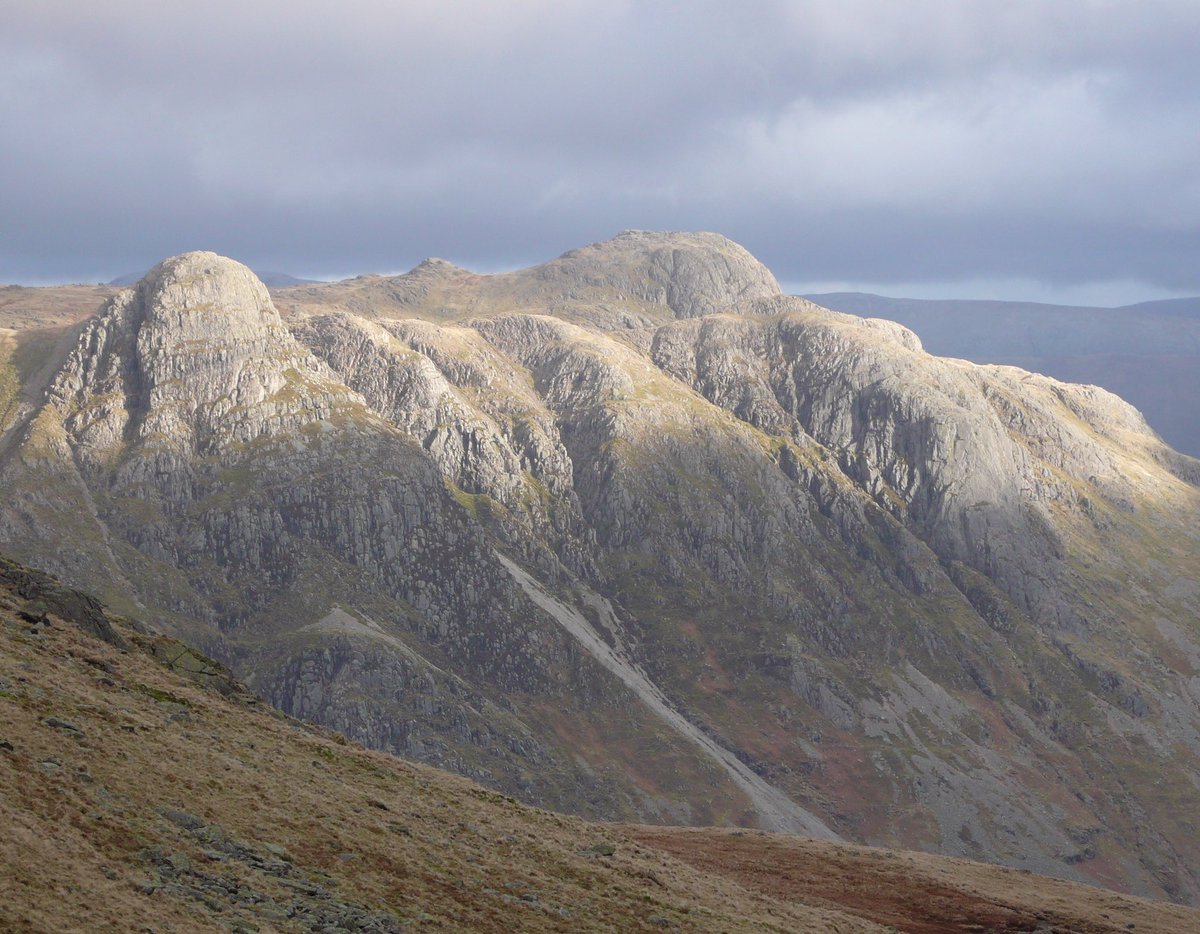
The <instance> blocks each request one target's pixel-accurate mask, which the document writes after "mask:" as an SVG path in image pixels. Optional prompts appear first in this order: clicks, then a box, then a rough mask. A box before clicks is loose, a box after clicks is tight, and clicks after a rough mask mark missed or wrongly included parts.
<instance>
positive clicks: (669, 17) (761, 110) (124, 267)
mask: <svg viewBox="0 0 1200 934" xmlns="http://www.w3.org/2000/svg"><path fill="white" fill-rule="evenodd" d="M0 6H2V8H3V9H2V16H0V19H2V20H3V26H2V28H0V282H23V283H46V282H63V281H106V280H108V279H111V278H113V277H115V276H117V275H120V274H123V273H129V272H137V271H139V270H142V269H145V268H147V267H149V266H150V265H152V264H153V263H155V262H157V261H158V260H159V259H162V258H163V257H165V256H168V255H172V254H175V253H179V252H183V251H186V250H192V249H211V250H216V251H217V252H220V253H224V254H226V255H229V256H233V257H235V258H237V259H240V260H242V261H244V262H247V263H249V264H250V265H251V266H253V267H255V268H256V269H260V270H271V271H282V272H288V273H291V274H293V275H298V276H308V277H317V278H330V277H341V276H347V275H354V274H358V273H362V272H398V271H402V270H405V269H408V268H411V267H412V266H413V265H415V264H416V263H417V262H419V261H420V260H421V259H423V258H424V257H426V256H442V257H444V258H447V259H451V260H453V261H455V262H458V263H460V264H462V265H465V266H467V267H469V268H473V269H476V270H479V271H482V272H489V271H497V270H501V269H508V268H514V267H517V266H523V265H529V264H532V263H536V262H540V261H543V260H545V259H549V258H551V257H553V256H556V255H558V254H560V253H562V252H564V251H565V250H568V249H570V248H572V247H576V246H580V245H582V244H585V243H590V242H593V241H596V240H602V239H605V238H607V237H610V236H612V235H614V234H616V233H617V232H619V231H620V230H623V229H625V228H631V227H634V228H646V229H673V230H715V231H718V232H720V233H723V234H725V235H726V236H729V237H731V238H733V239H734V240H736V241H738V242H739V243H741V244H743V245H744V246H745V247H746V248H747V249H749V250H750V251H751V252H752V253H754V254H755V255H756V256H757V257H759V259H761V260H762V261H763V262H765V263H766V264H767V265H768V266H769V267H770V268H771V269H772V270H773V271H774V272H775V274H776V276H777V277H778V278H779V279H780V281H781V282H783V283H784V284H785V286H787V287H788V288H789V290H791V291H834V290H855V289H857V290H864V291H876V292H881V293H884V294H893V295H899V294H905V295H919V296H923V297H948V296H952V295H953V296H956V297H971V298H1001V299H1003V298H1011V299H1021V300H1045V301H1083V302H1087V303H1093V304H1121V303H1124V302H1132V301H1138V300H1143V299H1153V298H1159V297H1169V296H1176V295H1194V294H1200V263H1198V262H1197V259H1198V257H1200V93H1198V89H1200V55H1197V54H1196V50H1197V49H1198V48H1200V3H1198V2H1196V0H1137V2H1135V0H1121V2H1118V0H1003V2H993V0H904V2H895V0H794V2H787V0H741V2H739V3H737V4H731V3H728V2H707V0H690V2H681V0H677V2H666V0H663V2H635V0H627V2H625V0H602V2H592V0H503V2H500V0H461V2H455V0H389V2H383V0H376V2H367V0H341V2H339V3H336V4H333V3H327V2H320V0H286V2H275V0H237V2H227V0H205V2H203V3H200V2H167V3H164V2H162V0H153V2H150V0H105V2H104V3H102V4H81V3H79V2H77V0H0Z"/></svg>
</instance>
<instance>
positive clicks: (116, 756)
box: [0, 560, 1200, 934]
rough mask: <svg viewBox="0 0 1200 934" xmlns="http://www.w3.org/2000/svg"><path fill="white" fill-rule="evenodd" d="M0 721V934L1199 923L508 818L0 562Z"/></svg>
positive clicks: (1021, 876) (802, 852)
mask: <svg viewBox="0 0 1200 934" xmlns="http://www.w3.org/2000/svg"><path fill="white" fill-rule="evenodd" d="M0 724H2V726H0V930H5V931H83V930H87V931H129V930H142V929H153V930H156V931H195V930H216V931H229V930H234V931H255V930H262V931H267V930H280V931H306V930H322V929H328V928H336V929H338V930H361V931H378V932H384V931H403V930H471V931H496V932H501V931H512V930H522V931H543V930H544V931H591V930H607V931H635V930H678V931H780V932H783V931H788V932H797V931H814V932H817V931H820V932H829V931H840V932H847V934H848V932H857V931H882V930H903V931H914V932H937V931H974V930H984V929H986V930H1010V931H1033V930H1041V931H1051V930H1059V931H1068V930H1069V931H1075V932H1097V934H1098V932H1108V931H1114V932H1115V931H1127V930H1136V931H1138V932H1154V931H1161V932H1179V931H1185V930H1195V929H1198V928H1200V912H1196V911H1194V910H1190V909H1185V908H1181V907H1177V906H1170V905H1164V904H1157V903H1153V902H1147V901H1143V900H1139V899H1136V898H1130V897H1126V896H1120V895H1116V894H1114V893H1111V892H1105V891H1101V890H1098V889H1092V888H1089V887H1086V886H1080V885H1073V884H1070V883H1064V882H1058V881H1052V880H1048V879H1044V878H1041V877H1037V876H1034V875H1031V874H1028V873H1019V872H1016V871H1013V870H1005V869H1000V868H996V867H991V866H984V865H980V864H973V863H967V862H963V861H956V860H948V859H944V858H938V857H931V856H926V855H919V854H911V853H904V852H898V851H892V850H870V849H866V848H862V847H853V846H847V845H841V844H832V843H824V842H817V841H812V840H805V839H799V838H794V837H784V836H779V835H768V834H763V833H761V832H756V831H755V832H744V831H720V830H681V829H667V828H650V827H638V826H632V825H624V826H615V825H603V824H589V823H586V822H584V821H581V820H578V819H575V818H570V817H563V816H560V815H556V814H552V813H549V812H546V811H541V810H536V809H531V808H528V807H525V806H522V805H520V804H518V803H516V802H515V801H513V800H511V799H508V798H505V797H503V796H501V795H498V794H496V793H494V792H491V791H488V790H485V789H483V788H481V787H479V786H477V785H474V784H472V783H470V782H468V781H465V780H463V779H460V778H457V777H455V776H452V775H448V774H445V773H442V772H438V771H436V770H433V769H430V768H426V767H422V766H417V765H412V764H409V763H405V762H402V761H400V760H398V759H394V758H392V757H389V756H386V755H383V754H381V753H376V752H370V751H367V750H365V749H363V748H361V747H359V746H357V745H356V744H351V743H347V742H346V741H345V740H344V739H343V738H342V737H340V736H338V735H336V734H333V733H329V732H326V731H322V730H318V729H316V728H314V727H310V726H308V725H305V724H302V723H300V722H297V721H295V720H291V719H288V718H286V717H284V716H282V715H280V714H279V713H277V712H275V711H273V710H271V709H270V708H268V707H266V706H265V705H263V704H262V703H260V702H259V701H258V699H257V698H256V697H254V696H253V695H252V694H250V693H249V692H247V691H246V690H245V689H244V688H242V687H241V686H240V685H238V684H237V683H236V682H234V681H233V680H232V679H231V678H230V677H229V676H228V675H227V674H226V673H225V672H224V671H223V670H222V669H220V668H219V666H216V665H215V664H214V663H212V662H209V661H208V660H206V659H204V658H203V657H202V656H199V655H198V654H196V653H194V652H192V651H190V650H188V649H187V648H186V647H185V646H184V645H182V644H181V643H179V642H177V641H175V640H173V639H169V638H166V637H163V636H158V635H152V634H149V633H147V632H145V631H143V630H142V628H141V627H138V628H136V629H135V628H132V626H131V625H130V624H129V623H126V622H125V621H122V620H119V619H114V618H113V617H111V616H110V615H109V614H108V613H106V612H105V611H104V610H103V609H101V607H100V606H99V604H97V603H95V601H93V600H92V599H91V598H89V597H87V596H85V595H83V594H80V593H78V592H75V591H71V590H69V589H68V588H65V587H62V586H61V585H59V584H57V583H56V582H54V581H53V580H52V579H49V578H47V577H45V576H44V575H41V574H39V573H37V572H33V571H28V570H26V569H24V568H22V567H20V566H18V565H15V564H12V563H11V562H8V561H3V560H0Z"/></svg>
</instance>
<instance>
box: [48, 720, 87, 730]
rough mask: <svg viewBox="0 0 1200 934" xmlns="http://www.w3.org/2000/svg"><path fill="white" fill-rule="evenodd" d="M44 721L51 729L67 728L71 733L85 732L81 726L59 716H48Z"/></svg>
mask: <svg viewBox="0 0 1200 934" xmlns="http://www.w3.org/2000/svg"><path fill="white" fill-rule="evenodd" d="M42 723H44V724H46V726H48V727H50V728H51V729H55V730H66V731H68V732H70V733H82V732H83V730H81V729H80V728H79V727H77V726H76V725H75V724H74V723H71V722H70V721H68V720H60V719H59V718H58V717H47V718H46V719H45V720H43V721H42Z"/></svg>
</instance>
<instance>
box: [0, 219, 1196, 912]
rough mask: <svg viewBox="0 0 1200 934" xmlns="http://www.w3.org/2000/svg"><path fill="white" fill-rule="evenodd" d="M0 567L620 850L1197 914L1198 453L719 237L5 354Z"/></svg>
mask: <svg viewBox="0 0 1200 934" xmlns="http://www.w3.org/2000/svg"><path fill="white" fill-rule="evenodd" d="M0 415H3V419H4V425H5V430H4V434H3V436H2V438H0V550H3V551H4V552H6V553H8V554H10V555H12V556H14V557H16V558H17V559H19V560H20V561H22V562H24V563H25V564H29V565H33V566H35V567H39V568H42V569H45V570H48V571H51V572H53V573H54V574H56V575H58V576H60V577H61V578H62V579H63V580H64V581H66V582H68V583H69V584H70V585H72V586H76V587H84V588H86V589H88V590H90V591H92V592H93V593H95V594H96V595H97V596H98V597H99V598H100V599H102V600H103V601H104V603H106V604H107V605H108V606H109V607H111V608H112V610H113V612H115V613H118V614H122V615H125V616H128V617H130V618H134V619H138V620H142V621H144V622H145V623H146V624H147V625H150V626H152V627H154V628H156V629H158V630H161V631H163V632H165V633H167V634H169V635H170V636H171V637H174V638H178V639H183V640H185V641H186V642H188V643H190V644H192V645H195V646H196V647H197V648H198V649H199V650H200V651H202V652H203V653H206V654H207V655H211V656H213V657H215V658H217V659H219V660H220V661H221V662H222V663H223V664H225V665H227V666H228V667H229V668H230V669H231V670H232V672H233V673H234V674H235V675H236V676H237V677H238V678H240V679H242V680H244V681H245V682H246V683H247V684H248V685H249V686H250V688H251V689H252V690H253V691H255V692H257V693H258V694H260V695H261V696H262V697H264V698H266V699H267V700H269V701H270V702H271V703H272V704H273V705H275V706H276V707H278V708H279V709H280V710H282V711H284V712H285V713H287V714H289V715H291V716H294V717H297V718H301V719H304V720H308V721H311V722H314V723H318V724H322V725H324V726H326V727H329V728H332V729H335V730H338V731H340V732H341V733H343V734H345V735H346V736H348V737H350V738H352V739H353V740H356V741H359V742H361V743H363V744H364V745H366V746H369V747H372V748H374V749H378V750H384V751H387V752H392V753H397V754H400V755H402V756H405V757H407V758H409V759H412V760H417V761H421V762H424V763H427V764H431V765H436V766H438V767H440V768H443V769H449V770H451V771H454V772H457V773H459V774H461V775H463V776H466V777H468V778H470V779H473V780H475V781H478V782H481V783H483V784H484V785H487V786H489V787H491V788H493V789H496V790H497V791H498V792H500V793H502V794H505V795H510V796H512V797H514V798H517V799H519V800H521V801H524V802H526V803H528V804H532V805H536V806H539V807H545V808H553V809H555V810H558V811H564V812H569V813H573V814H577V815H582V816H585V817H591V818H603V819H608V820H612V819H624V820H637V821H641V822H651V823H661V824H706V825H713V824H718V825H727V826H734V825H736V826H746V827H759V828H761V829H764V830H776V831H788V832H794V833H799V834H803V835H806V836H809V837H817V838H824V839H828V840H837V839H842V840H850V841H855V842H858V843H870V844H875V845H884V846H903V847H906V848H910V849H923V850H928V851H933V852H938V853H943V854H948V855H952V856H967V857H972V858H977V859H984V860H988V861H992V862H999V863H1005V864H1008V865H1010V866H1014V867H1020V868H1025V869H1030V870H1034V871H1037V872H1042V873H1047V874H1051V875H1057V876H1060V877H1062V878H1066V879H1074V880H1079V881H1088V882H1093V883H1098V884H1102V885H1106V886H1110V887H1114V888H1118V889H1121V890H1124V891H1129V892H1133V893H1136V894H1143V895H1150V896H1155V897H1166V898H1170V899H1174V900H1176V901H1180V902H1185V903H1194V902H1196V901H1197V900H1200V871H1198V869H1197V867H1200V833H1198V832H1197V823H1196V822H1197V817H1196V815H1200V618H1198V616H1197V611H1196V607H1197V606H1198V605H1200V579H1198V578H1200V573H1198V568H1200V559H1198V555H1200V522H1198V521H1197V520H1198V519H1200V461H1197V460H1195V459H1192V458H1190V457H1188V456H1186V455H1183V454H1180V453H1178V452H1176V451H1175V450H1173V449H1171V448H1170V447H1168V446H1167V445H1166V444H1165V443H1164V442H1163V440H1162V439H1161V438H1160V437H1159V435H1158V434H1156V433H1155V432H1154V431H1153V430H1152V429H1151V428H1150V427H1149V426H1148V425H1147V423H1146V421H1145V419H1144V418H1143V417H1142V415H1141V414H1140V413H1139V412H1138V411H1137V410H1136V409H1135V408H1134V407H1133V406H1131V405H1129V404H1128V403H1126V402H1124V401H1123V400H1121V399H1120V398H1119V397H1117V396H1115V395H1113V394H1111V393H1109V392H1106V391H1105V390H1103V389H1100V388H1098V387H1095V386H1082V385H1075V384H1070V383H1064V382H1059V381H1057V380H1055V379H1052V378H1050V377H1046V376H1041V375H1036V374H1034V373H1030V372H1026V371H1023V370H1019V369H1016V368H1013V367H1008V366H993V365H978V364H973V363H969V362H967V361H965V360H959V359H947V358H941V357H937V356H933V355H931V354H929V353H927V352H926V351H925V350H924V349H923V348H922V345H921V341H920V339H919V338H918V337H917V336H916V334H914V333H913V332H912V331H910V330H908V329H907V328H905V327H903V326H901V325H899V324H896V323H894V322H891V321H886V320H882V319H876V318H860V317H855V316H852V315H847V314H841V313H838V312H834V311H830V310H828V309H827V308H823V307H821V306H819V305H817V304H815V303H813V302H812V301H809V300H806V299H803V298H798V297H789V296H786V295H784V294H782V291H781V290H780V288H779V286H778V284H777V282H776V280H775V278H774V277H773V276H772V274H771V273H770V271H769V270H767V269H766V268H765V267H764V266H762V264H760V263H759V262H758V261H757V260H755V259H754V258H753V257H752V256H751V255H750V254H749V253H747V252H746V251H745V250H744V249H742V248H741V247H739V246H738V245H736V244H734V243H732V242H731V241H729V240H727V239H725V238H723V237H720V236H718V235H715V234H665V233H649V232H642V231H627V232H625V233H623V234H621V235H619V236H617V237H616V238H614V239H612V240H609V241H605V242H602V243H597V244H592V245H590V246H587V247H584V248H581V249H578V250H573V251H571V252H568V253H566V254H564V255H563V256H561V257H559V258H557V259H555V260H552V261H550V262H547V263H544V264H542V265H539V266H535V267H532V268H530V269H525V270H519V271H516V272H511V273H503V274H497V275H490V276H483V275H478V274H475V273H472V272H469V271H468V270H464V269H461V268H459V267H456V266H454V265H452V264H450V263H447V262H445V261H441V260H427V261H426V262H424V263H422V264H421V265H419V266H418V267H417V268H416V269H414V270H413V271H411V272H410V273H407V274H405V275H402V276H393V277H380V276H368V277H359V278H357V279H352V280H346V281H344V282H339V283H328V284H318V285H304V286H297V287H293V288H288V289H282V290H278V291H277V292H276V293H275V295H274V297H272V294H271V293H269V292H268V290H267V288H266V287H265V286H264V285H263V284H262V283H261V282H260V281H259V280H258V278H257V277H255V275H254V274H253V273H252V272H251V271H250V270H249V269H247V268H246V267H245V266H242V265H241V264H239V263H237V262H235V261H233V260H230V259H227V258H224V257H220V256H217V255H215V254H211V253H189V254H184V255H182V256H178V257H173V258H170V259H168V260H165V261H164V262H163V263H161V264H160V265H159V266H157V267H155V268H154V269H153V270H151V271H150V272H149V273H148V274H147V275H146V276H145V277H144V278H143V279H141V280H140V281H139V282H138V283H137V284H136V286H134V287H133V288H131V289H127V290H122V291H119V292H117V293H116V294H114V295H113V296H112V297H111V298H110V299H108V301H107V302H106V304H105V305H104V307H103V308H102V309H101V310H100V312H99V313H98V314H97V315H95V316H94V317H91V318H89V319H87V320H86V321H84V322H82V323H81V324H79V325H74V326H65V327H63V328H60V329H59V330H58V331H52V332H48V331H45V330H36V329H24V330H22V329H14V330H10V331H8V332H3V335H2V336H0Z"/></svg>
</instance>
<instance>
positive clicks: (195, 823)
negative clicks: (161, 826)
mask: <svg viewBox="0 0 1200 934" xmlns="http://www.w3.org/2000/svg"><path fill="white" fill-rule="evenodd" d="M158 813H159V814H160V815H162V816H163V817H165V818H166V819H167V820H169V821H170V822H171V823H172V824H174V825H175V826H177V827H182V828H183V829H184V830H200V829H201V828H202V827H204V825H205V822H204V821H203V820H201V819H200V818H199V817H197V816H196V815H195V814H189V813H188V812H187V811H181V810H179V809H178V808H159V809H158Z"/></svg>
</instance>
